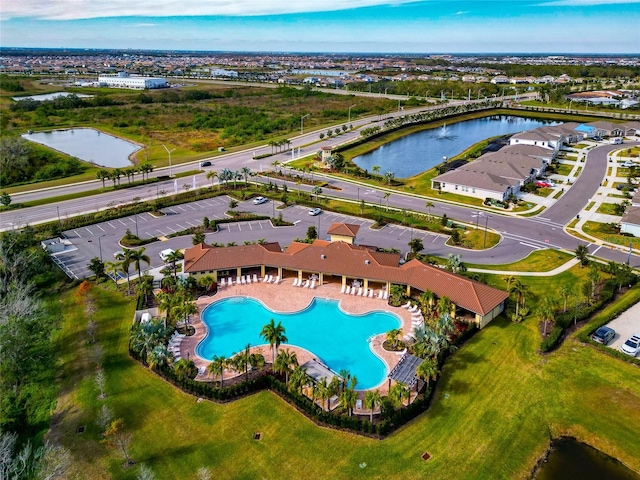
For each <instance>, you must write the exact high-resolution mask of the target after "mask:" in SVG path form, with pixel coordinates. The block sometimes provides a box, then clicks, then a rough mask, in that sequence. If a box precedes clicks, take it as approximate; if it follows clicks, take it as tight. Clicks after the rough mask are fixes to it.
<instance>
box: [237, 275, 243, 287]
mask: <svg viewBox="0 0 640 480" xmlns="http://www.w3.org/2000/svg"><path fill="white" fill-rule="evenodd" d="M240 283H241V282H240V277H236V285H240ZM242 283H244V282H242Z"/></svg>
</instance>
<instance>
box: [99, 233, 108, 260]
mask: <svg viewBox="0 0 640 480" xmlns="http://www.w3.org/2000/svg"><path fill="white" fill-rule="evenodd" d="M102 237H106V235H100V236H99V237H98V248H99V249H100V263H102Z"/></svg>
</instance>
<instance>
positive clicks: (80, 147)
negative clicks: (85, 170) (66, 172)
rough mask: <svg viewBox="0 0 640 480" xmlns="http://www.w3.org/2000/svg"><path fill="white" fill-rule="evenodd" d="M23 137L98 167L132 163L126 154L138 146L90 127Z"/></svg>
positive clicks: (121, 165)
mask: <svg viewBox="0 0 640 480" xmlns="http://www.w3.org/2000/svg"><path fill="white" fill-rule="evenodd" d="M22 137H23V138H25V139H27V140H29V141H31V142H35V143H39V144H41V145H45V146H47V147H50V148H53V149H54V150H58V151H59V152H62V153H66V154H67V155H71V156H72V157H77V158H79V159H80V160H83V161H85V162H88V163H93V164H94V165H99V166H101V167H112V168H116V167H117V168H121V167H131V166H133V164H132V163H131V161H130V160H129V156H130V155H131V154H132V153H134V152H136V151H138V150H140V148H141V147H140V146H139V145H136V144H135V143H131V142H128V141H126V140H122V139H121V138H117V137H114V136H113V135H108V134H106V133H104V132H101V131H99V130H95V129H93V128H71V129H69V130H52V131H49V132H35V133H27V134H24V135H22Z"/></svg>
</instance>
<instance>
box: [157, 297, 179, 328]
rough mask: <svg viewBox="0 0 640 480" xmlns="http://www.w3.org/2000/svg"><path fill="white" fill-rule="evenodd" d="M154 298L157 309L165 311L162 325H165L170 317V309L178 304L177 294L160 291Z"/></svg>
mask: <svg viewBox="0 0 640 480" xmlns="http://www.w3.org/2000/svg"><path fill="white" fill-rule="evenodd" d="M156 300H157V302H158V310H160V311H161V312H165V317H164V326H165V327H167V325H168V324H169V320H170V319H171V309H172V308H175V307H177V306H178V302H177V300H178V296H177V295H174V294H171V293H165V292H161V293H158V294H157V295H156Z"/></svg>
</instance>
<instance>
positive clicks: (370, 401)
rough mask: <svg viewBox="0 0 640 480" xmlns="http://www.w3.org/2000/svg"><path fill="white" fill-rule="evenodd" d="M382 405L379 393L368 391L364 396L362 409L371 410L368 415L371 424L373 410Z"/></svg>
mask: <svg viewBox="0 0 640 480" xmlns="http://www.w3.org/2000/svg"><path fill="white" fill-rule="evenodd" d="M380 403H382V395H380V392H379V391H378V390H376V391H375V392H374V391H372V390H368V391H367V393H366V394H365V396H364V407H365V408H368V409H369V410H371V413H370V414H369V415H370V416H369V421H370V422H371V423H373V410H374V409H375V408H376V407H377V406H378V405H380Z"/></svg>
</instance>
